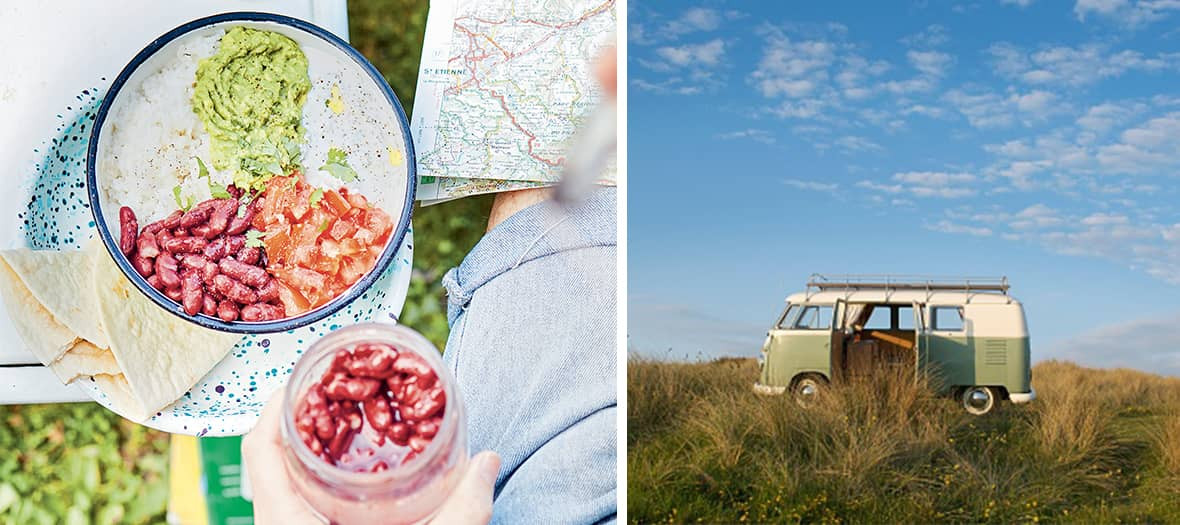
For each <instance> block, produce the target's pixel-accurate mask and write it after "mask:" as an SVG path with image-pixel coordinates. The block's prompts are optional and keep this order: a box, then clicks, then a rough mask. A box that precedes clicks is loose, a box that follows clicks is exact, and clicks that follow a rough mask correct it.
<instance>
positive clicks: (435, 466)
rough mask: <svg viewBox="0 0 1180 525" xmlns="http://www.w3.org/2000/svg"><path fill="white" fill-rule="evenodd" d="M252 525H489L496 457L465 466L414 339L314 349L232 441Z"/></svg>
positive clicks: (405, 335)
mask: <svg viewBox="0 0 1180 525" xmlns="http://www.w3.org/2000/svg"><path fill="white" fill-rule="evenodd" d="M242 455H243V458H244V462H245V463H246V469H247V473H248V476H249V477H250V480H251V486H252V489H253V492H254V512H255V519H256V520H257V522H258V523H261V524H266V523H281V524H282V525H295V524H299V523H321V522H322V521H321V518H322V519H327V520H329V521H332V522H340V523H353V522H359V521H358V519H364V520H365V521H372V520H373V518H374V517H376V516H381V518H380V519H379V521H380V522H382V523H423V522H430V523H472V524H477V523H478V524H483V523H487V522H488V520H489V519H490V517H491V512H492V507H491V506H492V492H493V486H494V484H495V480H496V476H497V473H498V470H499V466H500V459H499V457H498V456H497V455H496V454H495V453H493V452H484V453H482V454H478V455H476V456H475V457H473V458H471V460H470V461H468V459H467V446H466V428H465V424H464V415H463V406H462V400H461V398H460V397H459V396H458V393H457V392H456V391H455V390H454V386H453V379H452V378H451V377H450V374H449V373H448V372H447V370H445V369H444V368H443V366H442V362H441V360H440V359H439V358H438V352H437V350H435V349H434V347H433V346H432V345H430V343H429V342H428V341H426V340H425V339H423V338H422V337H421V336H420V335H418V334H417V333H416V332H414V331H413V330H410V329H408V328H404V327H401V326H391V325H376V324H367V325H357V326H353V327H348V328H344V329H341V330H338V331H336V332H334V333H332V334H330V335H329V336H327V337H325V338H323V339H322V340H320V341H318V342H317V343H316V344H314V345H313V346H312V347H311V348H310V349H309V350H308V352H307V354H306V355H305V356H304V357H303V358H302V359H301V360H300V361H299V363H298V364H297V365H296V367H295V371H294V373H293V374H292V377H291V382H290V383H289V384H288V386H287V388H286V389H285V390H281V391H279V392H277V393H276V394H275V395H274V396H273V397H272V398H271V400H270V402H269V403H268V404H267V406H266V408H265V409H264V411H263V413H262V416H261V418H260V419H259V422H258V424H257V426H256V427H255V428H254V430H252V431H251V432H250V433H249V434H248V435H246V437H245V439H244V440H243V441H242Z"/></svg>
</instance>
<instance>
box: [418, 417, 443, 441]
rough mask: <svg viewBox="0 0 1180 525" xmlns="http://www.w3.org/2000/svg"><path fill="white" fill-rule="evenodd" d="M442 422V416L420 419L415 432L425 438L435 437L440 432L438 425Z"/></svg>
mask: <svg viewBox="0 0 1180 525" xmlns="http://www.w3.org/2000/svg"><path fill="white" fill-rule="evenodd" d="M441 424H442V418H437V417H436V418H434V419H429V420H426V421H419V422H418V424H417V425H415V426H414V434H416V435H419V436H422V437H424V438H433V437H434V436H435V435H437V434H438V427H439V425H441Z"/></svg>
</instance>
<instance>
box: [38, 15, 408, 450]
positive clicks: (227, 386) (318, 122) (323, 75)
mask: <svg viewBox="0 0 1180 525" xmlns="http://www.w3.org/2000/svg"><path fill="white" fill-rule="evenodd" d="M237 26H244V27H248V28H252V29H260V30H265V31H273V32H276V33H280V34H282V35H284V36H286V37H289V38H291V39H292V40H294V41H295V42H296V43H297V44H298V45H299V47H300V48H301V49H302V50H303V52H304V53H305V54H306V56H307V62H308V74H309V77H310V80H311V88H310V91H309V93H308V97H307V100H308V101H307V103H306V105H305V106H304V109H303V114H302V120H303V126H304V128H305V129H306V137H307V143H306V144H305V148H304V151H305V154H304V157H303V165H304V166H305V167H306V172H305V173H306V174H307V178H308V181H309V182H311V183H313V184H317V183H319V182H322V178H321V179H316V177H326V176H327V175H326V174H318V175H316V174H312V173H307V172H310V171H311V170H314V169H315V168H314V167H315V166H319V165H320V164H321V163H323V162H324V161H325V157H326V156H327V150H328V149H329V148H330V147H342V148H345V147H346V148H349V149H350V150H351V151H354V152H357V151H370V152H373V151H376V152H379V153H381V154H384V155H386V156H385V157H376V158H380V160H381V161H382V162H385V163H386V164H385V169H384V170H383V172H384V174H383V175H382V176H381V177H375V176H369V177H366V174H367V173H370V172H371V171H373V170H371V169H370V168H372V166H374V165H375V162H376V161H375V160H373V158H372V157H366V155H365V154H363V153H362V154H359V155H357V156H354V157H352V159H350V161H351V162H350V163H351V164H353V165H355V166H356V171H357V172H358V173H360V174H361V176H360V178H359V179H358V180H356V181H354V183H350V184H349V186H350V188H352V189H356V190H357V191H358V192H360V193H362V194H363V195H365V196H366V197H367V198H368V199H369V200H370V202H372V203H373V204H374V205H375V206H378V207H380V208H381V209H383V210H385V211H386V212H387V213H389V215H390V216H391V217H393V218H394V220H395V221H396V225H395V226H394V229H393V234H392V235H391V236H390V240H389V241H388V242H389V246H388V247H387V249H385V250H384V251H383V253H382V256H381V262H379V263H378V266H377V267H378V268H380V267H381V265H382V264H387V265H388V266H387V267H386V268H385V270H384V271H383V272H371V274H370V275H367V276H366V277H364V278H363V279H361V281H359V282H357V283H356V285H354V286H353V287H352V288H350V289H349V292H355V293H354V294H353V295H354V296H355V298H353V297H345V298H344V299H345V300H339V301H333V302H330V303H328V304H327V305H325V306H323V307H321V308H318V309H315V310H312V311H311V312H310V314H312V315H314V316H315V317H316V319H318V320H315V322H313V323H311V324H308V325H306V326H299V327H296V326H295V325H296V324H298V323H296V324H291V325H289V326H281V327H277V328H280V330H278V331H276V332H274V333H263V334H248V335H245V336H243V337H242V339H241V340H240V341H239V342H238V343H237V345H236V346H235V347H234V348H233V349H232V350H231V352H230V353H229V355H227V356H226V357H225V359H223V360H222V361H221V362H220V363H219V364H217V366H216V367H214V368H213V369H212V370H211V371H210V372H209V373H208V374H206V375H205V376H204V377H203V378H202V379H201V380H200V381H199V382H198V383H197V384H196V385H195V386H193V387H192V388H191V389H190V390H189V391H188V392H187V393H185V394H184V395H183V396H181V398H180V399H179V400H178V401H177V402H175V403H173V404H172V405H170V406H168V407H167V408H165V409H164V410H162V411H161V412H159V413H157V414H155V415H154V416H152V417H150V418H148V419H147V420H146V421H144V424H146V425H148V426H151V427H154V428H157V429H160V430H164V431H167V432H173V433H183V434H194V435H232V434H240V433H242V432H245V431H246V430H249V428H250V427H251V426H252V425H253V423H254V421H255V419H256V417H257V414H258V412H259V411H260V410H261V408H262V406H263V404H264V403H265V402H266V400H267V399H268V398H269V396H270V393H271V392H273V391H274V390H275V389H276V388H278V387H279V386H281V385H282V384H283V383H284V382H285V380H286V378H287V376H288V375H289V374H290V373H291V371H292V368H293V367H294V363H295V362H296V361H297V360H298V359H299V356H300V355H301V354H302V353H303V351H304V350H305V349H306V348H307V347H308V346H310V344H311V343H312V342H314V341H315V340H316V339H318V338H319V337H321V336H323V335H324V334H326V333H328V332H330V331H332V330H335V329H336V328H339V327H341V326H345V325H348V324H352V323H355V322H359V321H367V320H375V321H385V322H396V319H397V315H398V313H399V312H400V311H401V307H402V304H403V303H404V300H405V294H406V290H407V288H408V285H409V278H410V266H411V258H412V240H411V239H412V232H411V231H410V223H409V216H410V207H411V203H412V202H413V193H414V183H415V176H414V164H413V162H414V160H413V159H414V155H413V149H412V144H411V143H410V140H409V134H408V126H407V123H406V121H405V117H404V113H402V112H401V111H400V105H399V104H397V102H396V99H395V98H393V95H392V93H391V92H390V91H389V88H388V85H386V84H385V83H384V80H383V79H382V78H381V77H380V75H379V74H378V73H377V72H376V71H375V70H374V69H373V68H372V66H371V65H369V64H368V62H366V61H365V60H364V59H363V58H361V57H360V55H359V54H358V53H357V52H356V51H355V50H353V49H352V48H351V47H349V46H348V45H347V44H345V43H344V42H343V41H341V40H339V39H338V38H336V37H334V36H332V35H331V34H330V33H328V32H327V31H324V30H322V29H320V28H318V27H316V26H313V25H311V24H309V23H306V22H302V21H299V20H296V19H293V18H289V17H284V16H280V15H272V14H265V13H227V14H222V15H216V16H213V17H208V18H203V19H199V20H195V21H193V22H189V23H187V24H184V25H182V26H180V27H178V28H177V29H175V30H173V31H171V32H169V33H167V34H165V35H164V36H162V37H160V38H159V39H156V40H155V41H153V42H152V43H151V44H149V45H148V47H147V48H146V49H144V51H143V52H141V53H140V54H139V55H137V56H136V58H135V59H134V60H133V61H132V62H131V64H129V65H128V67H127V68H126V69H125V70H124V72H123V73H122V74H120V76H119V77H118V78H117V79H116V81H115V83H114V84H113V85H112V88H111V91H110V92H108V93H107V94H106V97H105V99H104V103H103V105H102V106H101V107H100V108H98V110H97V111H95V112H86V113H85V114H84V117H83V118H82V119H80V120H79V122H76V123H74V124H72V125H70V126H68V127H67V129H66V130H64V133H63V136H62V137H61V138H59V139H58V140H56V141H55V142H54V144H53V147H52V148H51V151H50V152H48V155H47V158H46V160H45V161H44V163H43V164H42V166H41V168H40V169H38V173H37V178H36V180H34V181H32V183H31V184H30V185H29V186H30V188H29V191H30V193H31V196H30V199H29V201H28V202H29V205H28V207H27V208H26V209H25V210H22V213H21V218H22V221H23V224H22V231H23V234H24V236H25V241H26V243H25V244H26V245H27V246H29V247H31V248H34V249H42V250H46V249H48V250H71V249H77V248H79V247H81V246H82V245H83V244H85V243H86V241H87V240H88V239H90V238H93V237H95V236H97V232H98V228H99V223H102V222H106V223H113V224H117V221H118V215H117V213H118V205H109V204H108V203H107V202H105V201H107V200H110V199H111V196H110V195H104V194H103V191H102V188H100V187H89V188H86V189H87V191H88V193H89V199H87V198H86V196H85V195H84V194H83V193H82V191H81V188H83V187H84V184H83V183H82V182H81V181H78V180H77V179H76V177H72V176H71V175H70V173H71V171H73V170H71V169H68V168H67V169H62V170H60V171H58V170H57V169H56V167H55V165H56V164H74V163H76V162H78V163H80V161H81V159H78V158H76V157H74V158H71V157H69V156H68V154H69V153H74V154H77V153H79V152H80V150H81V148H80V147H78V146H80V145H75V144H71V143H70V142H76V141H79V139H83V140H84V139H85V138H86V134H85V131H86V130H87V128H88V127H89V126H90V125H91V122H96V123H95V124H94V125H95V126H98V128H99V130H100V131H101V130H109V129H110V126H117V125H118V123H117V122H114V121H112V120H110V119H104V116H105V115H104V114H108V113H109V112H111V111H119V105H120V101H121V100H125V99H124V97H122V96H120V93H124V94H125V93H129V92H133V93H138V94H140V95H143V96H147V97H151V96H157V95H156V94H155V92H153V91H152V90H151V89H150V87H151V86H144V85H143V80H144V79H145V78H149V77H151V76H152V73H153V72H156V71H159V70H160V69H161V68H164V67H167V66H168V64H171V63H174V62H175V61H176V60H177V58H178V57H177V54H176V53H179V54H181V55H183V53H185V52H190V53H191V50H192V49H193V46H192V45H191V44H193V43H194V42H196V41H198V40H201V39H205V40H208V39H210V38H213V39H216V38H218V35H219V34H221V33H222V32H224V31H225V30H226V29H227V28H232V27H237ZM170 53H174V54H172V55H171V56H169V54H170ZM193 67H195V65H194V66H193ZM145 87H146V88H147V89H145ZM334 88H338V89H339V90H340V91H341V92H342V93H341V94H340V95H337V94H335V93H332V91H333V89H334ZM330 96H331V97H336V98H343V100H344V101H346V102H347V103H348V104H351V105H352V106H351V107H350V110H352V111H355V112H357V113H360V114H362V115H366V116H368V117H371V118H366V119H360V123H359V124H358V123H357V122H356V119H354V121H352V123H351V125H352V126H353V127H351V128H350V129H347V130H341V129H337V128H335V127H333V126H334V125H335V124H336V123H339V122H340V120H339V119H332V118H330V117H329V112H334V110H333V109H332V108H331V107H329V106H328V105H327V104H325V100H326V99H327V98H328V97H330ZM95 100H97V99H95ZM382 104H390V105H391V106H384V107H382ZM390 107H392V108H394V109H395V110H396V111H394V112H393V114H394V115H395V119H394V122H392V123H391V122H389V120H388V118H385V117H387V116H388V115H386V114H385V112H387V111H389V109H390ZM96 119H97V121H96ZM98 135H99V136H100V138H99V140H98V141H97V142H96V141H91V142H90V143H89V146H88V148H87V153H88V155H87V161H88V167H89V168H90V169H94V168H95V167H96V166H98V169H100V170H101V169H102V168H101V166H102V162H103V159H104V157H103V145H104V144H103V142H102V141H104V140H106V139H105V138H102V134H101V133H99V134H98ZM166 143H167V141H165V142H162V144H166ZM395 161H400V164H399V163H398V162H395ZM317 185H318V184H317ZM336 185H337V186H338V185H339V183H337V184H336ZM96 186H98V185H96ZM163 190H164V192H165V193H164V194H165V195H167V193H166V192H167V188H163ZM90 202H98V203H99V204H101V205H102V210H103V213H102V214H100V216H99V217H98V220H95V217H93V216H92V215H91V212H90V210H89V209H87V208H88V205H89V203H90ZM120 204H121V203H120ZM112 214H113V215H112ZM149 220H150V219H149ZM145 222H147V221H146V220H145ZM115 231H117V227H116V230H115ZM107 243H108V248H110V244H109V243H110V240H109V239H108V240H107ZM115 249H116V250H117V249H118V248H117V246H116V247H115ZM115 260H116V262H120V264H121V266H123V265H125V264H126V260H123V261H119V258H118V257H116V258H115ZM122 270H123V271H124V272H125V273H126V272H127V271H129V270H130V271H131V272H132V273H134V269H129V268H127V267H125V266H124V267H123V268H122ZM137 284H138V283H137ZM349 292H346V293H349ZM145 295H148V297H149V298H151V299H152V300H153V301H154V302H156V303H157V304H160V300H158V299H160V298H162V299H163V301H170V300H169V299H167V298H166V297H162V296H161V297H160V298H158V297H152V295H151V294H150V293H145ZM157 295H158V294H157ZM162 306H169V307H175V303H169V304H168V305H162ZM169 311H173V313H175V311H174V310H169ZM307 320H308V319H304V321H307ZM281 328H287V329H281ZM179 357H180V358H183V356H179ZM77 383H78V384H79V385H80V386H81V387H82V388H83V389H84V390H86V391H87V392H88V393H89V394H90V395H91V396H92V397H94V399H95V400H96V401H98V402H99V403H100V404H103V405H104V406H107V407H108V408H112V407H113V406H114V405H113V403H112V402H111V400H110V399H107V397H106V396H105V395H104V394H103V393H102V391H101V390H100V389H99V388H98V386H97V385H96V384H95V383H94V382H93V381H92V380H89V379H80V380H79V381H77Z"/></svg>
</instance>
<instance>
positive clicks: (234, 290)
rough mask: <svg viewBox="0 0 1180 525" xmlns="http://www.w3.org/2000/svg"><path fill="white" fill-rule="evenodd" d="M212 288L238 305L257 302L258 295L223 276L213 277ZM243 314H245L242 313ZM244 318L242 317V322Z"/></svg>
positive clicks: (247, 287)
mask: <svg viewBox="0 0 1180 525" xmlns="http://www.w3.org/2000/svg"><path fill="white" fill-rule="evenodd" d="M213 287H214V288H216V289H217V291H218V292H220V293H221V294H222V295H224V296H226V298H228V299H230V300H232V301H234V302H236V303H238V304H249V305H251V306H253V304H252V303H256V302H258V293H257V292H255V291H254V290H252V289H251V288H250V287H249V286H246V285H244V284H242V283H241V282H238V281H236V280H234V279H231V278H229V276H226V275H224V274H217V275H215V276H213ZM243 313H245V312H243ZM244 319H245V316H244V315H243V320H244Z"/></svg>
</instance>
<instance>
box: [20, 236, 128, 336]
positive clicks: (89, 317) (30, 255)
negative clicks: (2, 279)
mask: <svg viewBox="0 0 1180 525" xmlns="http://www.w3.org/2000/svg"><path fill="white" fill-rule="evenodd" d="M96 243H97V241H96ZM0 257H2V258H3V259H4V261H5V262H7V263H8V265H9V266H11V267H12V269H13V270H14V271H15V272H16V274H17V275H19V276H20V279H21V281H22V282H24V283H25V286H26V287H28V288H29V291H30V292H32V293H33V297H36V298H37V301H38V302H40V303H41V305H42V306H44V307H45V309H46V310H49V313H51V314H53V317H54V318H55V319H57V321H58V322H59V323H61V324H63V325H65V326H66V328H69V329H70V331H72V332H74V334H76V335H77V336H78V337H81V338H82V339H85V340H87V341H90V343H91V344H93V345H94V346H97V347H99V348H106V347H108V346H110V343H108V342H107V336H106V332H105V331H104V330H103V328H102V324H101V321H100V320H99V318H98V316H97V315H95V314H96V313H97V312H98V297H97V296H95V295H94V294H92V293H87V292H86V291H87V290H89V289H91V288H92V287H93V283H94V275H93V273H92V271H91V270H92V265H91V264H90V254H89V252H88V251H82V252H77V251H72V252H59V251H48V250H36V251H35V250H3V251H0Z"/></svg>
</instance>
